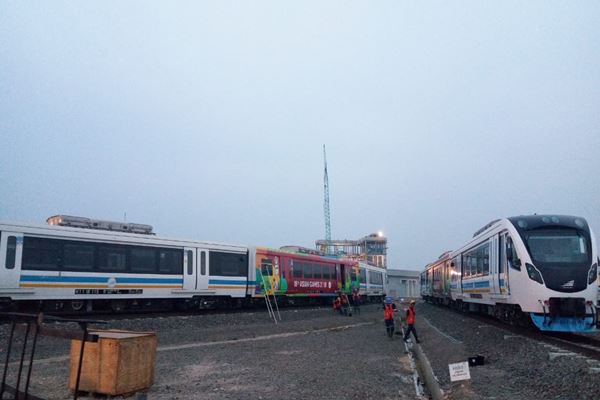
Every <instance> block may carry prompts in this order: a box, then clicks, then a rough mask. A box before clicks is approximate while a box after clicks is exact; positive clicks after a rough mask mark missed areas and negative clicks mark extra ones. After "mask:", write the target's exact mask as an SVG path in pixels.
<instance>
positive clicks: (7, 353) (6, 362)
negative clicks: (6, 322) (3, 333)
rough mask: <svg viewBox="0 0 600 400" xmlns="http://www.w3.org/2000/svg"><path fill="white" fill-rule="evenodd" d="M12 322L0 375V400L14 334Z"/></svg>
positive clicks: (13, 323) (2, 395)
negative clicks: (2, 370) (0, 378)
mask: <svg viewBox="0 0 600 400" xmlns="http://www.w3.org/2000/svg"><path fill="white" fill-rule="evenodd" d="M16 324H17V323H16V322H15V321H14V320H13V321H12V324H11V327H10V335H9V337H8V346H7V348H6V361H4V373H3V374H2V387H0V399H2V398H3V397H4V386H5V385H6V371H8V362H9V361H10V352H11V350H12V341H13V334H14V333H15V325H16Z"/></svg>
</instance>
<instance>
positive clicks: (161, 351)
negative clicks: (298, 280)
mask: <svg viewBox="0 0 600 400" xmlns="http://www.w3.org/2000/svg"><path fill="white" fill-rule="evenodd" d="M361 311H362V315H360V316H357V315H354V316H352V317H343V316H340V315H338V314H334V313H333V312H332V311H331V309H330V308H328V307H327V308H314V307H313V308H308V307H307V308H301V309H282V310H281V316H282V321H281V322H280V323H279V324H274V323H273V321H271V320H270V319H269V317H268V314H267V312H266V311H262V310H251V311H247V312H232V313H206V314H197V315H170V316H169V315H167V316H165V315H155V316H152V315H142V316H139V317H133V318H132V317H126V318H121V317H119V318H118V319H115V320H110V321H108V323H107V324H106V326H101V328H102V329H124V330H133V331H154V332H156V334H157V338H158V352H157V362H156V368H155V379H154V385H153V386H152V387H151V388H150V389H149V390H148V391H147V392H144V393H138V394H137V395H136V396H137V397H136V396H134V397H129V398H130V399H131V398H140V399H142V398H146V399H158V400H163V399H208V400H211V399H253V400H255V399H282V398H286V399H374V400H375V399H377V400H380V399H415V398H416V394H415V387H414V383H413V370H412V369H411V366H410V361H409V359H408V356H407V354H405V352H404V346H403V343H402V341H401V340H400V337H399V336H396V338H395V340H390V339H389V338H388V337H387V336H386V333H385V328H384V325H383V312H382V311H381V309H380V306H376V305H370V306H363V307H362V310H361ZM54 325H55V327H63V328H76V325H75V324H62V323H61V324H54ZM8 332H9V326H8V325H6V324H5V325H2V326H0V343H2V353H0V357H5V353H4V347H5V346H4V344H5V342H6V338H7V337H8ZM17 348H18V347H17ZM68 352H69V342H68V341H67V340H61V339H54V338H46V337H41V338H40V340H39V342H38V350H37V352H36V361H35V363H34V370H33V375H32V382H33V383H32V385H31V391H30V392H31V393H33V394H37V395H40V396H42V397H46V398H49V399H68V398H72V395H71V394H70V393H69V392H68V391H67V387H66V382H67V379H68V363H69V361H68ZM13 354H14V353H13ZM2 359H3V358H2ZM14 360H16V357H13V361H14ZM9 382H13V383H14V376H11V377H10V379H9ZM140 396H141V397H140ZM84 398H86V397H84ZM89 398H92V397H89Z"/></svg>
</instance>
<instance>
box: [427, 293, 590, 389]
mask: <svg viewBox="0 0 600 400" xmlns="http://www.w3.org/2000/svg"><path fill="white" fill-rule="evenodd" d="M416 311H417V325H416V326H417V330H418V333H419V336H420V337H419V338H420V339H421V340H422V345H421V347H422V349H423V350H424V352H425V354H426V355H427V357H428V359H429V361H430V363H431V365H432V368H433V370H434V373H435V375H436V377H437V378H438V381H439V382H440V385H441V387H442V390H443V391H444V392H445V394H446V396H447V398H448V399H461V400H462V399H497V400H500V399H510V400H516V399H533V398H538V399H545V400H546V399H565V400H566V399H573V400H575V399H577V400H584V399H590V400H591V399H596V400H597V399H600V373H599V372H600V368H599V367H600V362H598V361H596V360H592V359H589V358H586V357H584V356H581V355H578V354H574V353H569V352H566V351H564V350H562V349H560V348H558V347H556V346H552V345H548V344H545V343H541V342H538V341H535V340H533V339H529V338H526V337H524V336H521V335H515V334H514V333H512V332H510V331H508V330H504V329H501V328H498V327H496V326H494V325H491V324H488V323H486V322H485V319H481V318H473V317H470V316H468V315H463V314H460V313H457V312H455V311H451V310H449V309H446V308H443V307H438V306H433V305H430V304H425V303H420V304H418V305H417V307H416ZM595 337H597V335H596V336H595ZM476 354H480V355H483V356H484V357H485V365H483V366H476V367H471V368H470V373H471V379H470V380H466V381H458V382H451V381H450V376H449V371H448V364H449V363H456V362H463V361H467V357H469V356H473V355H476ZM553 357H555V358H553Z"/></svg>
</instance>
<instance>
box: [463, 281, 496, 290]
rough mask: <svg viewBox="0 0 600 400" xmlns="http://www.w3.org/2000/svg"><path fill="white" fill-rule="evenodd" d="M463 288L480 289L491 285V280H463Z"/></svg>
mask: <svg viewBox="0 0 600 400" xmlns="http://www.w3.org/2000/svg"><path fill="white" fill-rule="evenodd" d="M462 287H463V289H479V288H487V287H490V281H479V282H466V283H465V282H463V284H462Z"/></svg>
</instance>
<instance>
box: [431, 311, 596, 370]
mask: <svg viewBox="0 0 600 400" xmlns="http://www.w3.org/2000/svg"><path fill="white" fill-rule="evenodd" d="M438 307H439V306H438ZM449 310H450V309H449ZM452 311H454V312H456V313H457V314H458V313H459V312H458V311H456V310H452ZM461 315H463V316H465V317H467V318H472V319H475V320H477V321H479V322H481V323H485V324H488V325H492V326H494V327H496V328H499V329H503V330H505V331H508V332H510V333H511V334H512V335H515V336H521V337H525V338H528V339H531V340H535V341H537V342H541V343H546V344H548V345H550V346H555V347H556V348H559V349H564V350H566V351H569V352H572V353H576V354H580V355H582V356H585V357H589V358H591V359H593V360H596V361H600V336H596V337H594V336H591V335H585V334H578V333H564V332H541V331H539V330H537V329H536V328H535V327H533V326H532V325H528V326H517V325H509V324H507V323H505V322H502V321H500V320H498V319H496V318H494V317H492V316H488V315H482V314H476V313H461ZM592 335H594V334H592Z"/></svg>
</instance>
